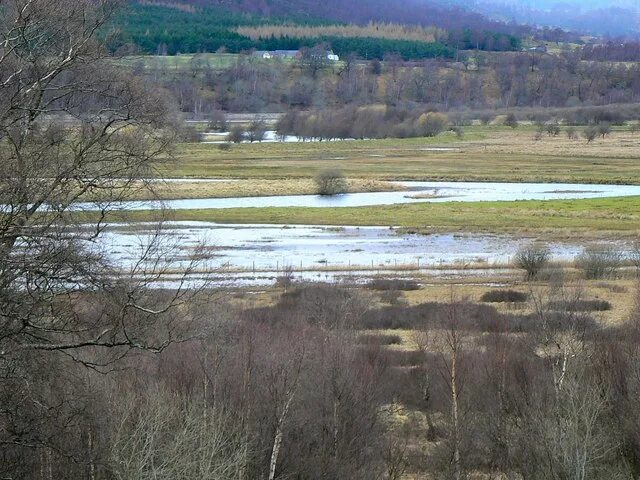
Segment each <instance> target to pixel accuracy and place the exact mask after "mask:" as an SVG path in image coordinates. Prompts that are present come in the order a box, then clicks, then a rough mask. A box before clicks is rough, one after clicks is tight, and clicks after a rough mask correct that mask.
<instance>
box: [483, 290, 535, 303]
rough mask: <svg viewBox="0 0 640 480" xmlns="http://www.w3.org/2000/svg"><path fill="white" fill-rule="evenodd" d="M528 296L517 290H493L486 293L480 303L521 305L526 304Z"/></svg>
mask: <svg viewBox="0 0 640 480" xmlns="http://www.w3.org/2000/svg"><path fill="white" fill-rule="evenodd" d="M527 298H528V295H527V294H526V293H523V292H518V291H517V290H491V291H489V292H485V293H484V294H483V295H482V297H480V301H482V302H486V303H520V302H526V301H527Z"/></svg>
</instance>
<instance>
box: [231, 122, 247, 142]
mask: <svg viewBox="0 0 640 480" xmlns="http://www.w3.org/2000/svg"><path fill="white" fill-rule="evenodd" d="M246 136H247V133H246V132H245V131H244V128H242V127H241V126H239V125H236V126H234V127H233V128H232V129H231V130H230V131H229V135H228V136H227V142H232V143H242V142H243V141H244V139H245V138H246Z"/></svg>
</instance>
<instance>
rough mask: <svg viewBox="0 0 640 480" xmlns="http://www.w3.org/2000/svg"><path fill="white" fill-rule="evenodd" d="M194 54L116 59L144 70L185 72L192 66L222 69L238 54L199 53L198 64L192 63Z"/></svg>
mask: <svg viewBox="0 0 640 480" xmlns="http://www.w3.org/2000/svg"><path fill="white" fill-rule="evenodd" d="M194 57H195V55H194V54H184V55H171V56H169V55H132V56H128V57H123V58H120V59H118V63H119V64H120V65H123V66H126V67H137V66H141V67H143V68H144V69H145V70H150V71H153V70H165V71H171V70H173V71H178V72H185V71H188V70H192V69H193V68H194V66H195V67H196V68H197V69H198V70H200V69H202V68H203V67H206V66H207V65H208V66H210V67H211V68H213V69H214V70H222V69H225V68H229V67H231V66H232V65H234V64H235V63H236V62H237V61H238V59H239V57H240V55H238V54H235V53H201V54H199V55H198V64H197V65H194V64H193V58H194Z"/></svg>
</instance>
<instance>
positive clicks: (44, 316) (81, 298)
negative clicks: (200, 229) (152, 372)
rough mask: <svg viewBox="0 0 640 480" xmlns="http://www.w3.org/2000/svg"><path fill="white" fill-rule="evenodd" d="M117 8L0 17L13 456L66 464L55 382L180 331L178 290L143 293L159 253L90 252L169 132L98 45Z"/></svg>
mask: <svg viewBox="0 0 640 480" xmlns="http://www.w3.org/2000/svg"><path fill="white" fill-rule="evenodd" d="M118 5H119V2H118V1H112V0H95V1H93V0H62V1H57V0H56V1H53V0H14V1H11V2H3V4H2V6H1V8H0V199H1V200H0V203H1V206H0V332H1V333H0V352H1V353H0V391H2V392H4V393H6V395H3V398H2V405H3V408H2V410H1V412H0V423H2V424H3V426H4V427H5V428H3V429H2V430H1V431H0V445H3V446H5V445H10V446H12V448H13V449H14V450H13V452H14V453H15V455H16V458H20V457H21V456H22V458H25V456H27V457H28V456H30V455H33V454H35V453H37V452H45V453H46V455H44V456H45V457H47V456H52V455H53V456H58V457H60V458H63V457H65V455H66V454H65V452H64V448H65V445H64V442H63V440H62V438H64V435H63V434H62V432H59V435H56V436H54V435H52V429H53V430H55V425H56V424H55V423H47V418H48V419H52V418H53V417H60V415H62V414H63V412H66V413H64V415H68V416H69V418H75V417H77V412H78V411H79V410H80V408H79V407H78V408H67V407H68V405H69V403H70V402H75V401H76V399H75V398H73V391H72V389H71V388H70V386H64V384H63V379H64V378H65V376H66V375H72V372H73V368H72V366H73V365H78V364H79V365H82V366H85V367H89V368H91V369H98V370H100V369H105V368H107V369H108V368H109V367H110V365H112V364H113V362H115V361H117V360H119V359H120V358H122V357H123V356H124V355H126V354H127V352H129V351H130V350H131V349H149V350H153V351H160V350H162V349H163V348H165V347H166V346H167V345H168V344H169V343H171V342H172V341H174V340H176V339H177V338H178V337H180V336H181V327H180V328H179V327H178V325H177V324H176V323H175V322H174V320H175V318H174V316H173V315H172V314H171V313H170V311H171V309H172V308H173V307H175V306H176V305H179V304H182V300H183V299H184V297H183V295H184V293H185V292H184V290H183V289H181V288H178V289H177V290H175V291H174V292H172V293H163V292H155V293H154V292H150V291H149V288H148V287H149V286H150V285H151V284H152V283H153V282H156V281H158V279H160V278H161V276H162V272H163V270H164V267H165V262H164V260H166V256H164V255H163V253H162V247H161V245H159V244H158V243H157V242H156V241H155V240H154V241H152V242H150V243H149V244H147V245H146V246H145V248H143V249H142V250H141V258H139V259H138V260H137V261H136V262H133V264H132V266H131V268H130V270H129V272H125V271H123V270H122V269H121V268H120V267H119V266H118V265H113V264H112V262H111V261H110V259H109V258H108V256H107V255H106V254H105V253H104V252H102V251H100V249H99V248H97V247H96V239H97V238H98V237H99V235H100V234H101V233H102V232H103V230H104V228H105V220H107V219H108V218H110V214H111V212H112V211H113V210H114V209H116V208H117V207H118V203H119V202H120V201H121V200H123V199H126V198H127V196H128V195H129V194H130V193H131V191H132V190H133V189H134V188H139V187H140V186H143V187H144V186H145V185H148V182H146V181H145V178H147V177H148V176H149V173H150V172H151V170H152V168H153V165H154V162H156V161H157V160H158V159H159V158H160V157H161V156H163V155H165V154H166V153H167V152H168V151H169V149H170V146H171V144H172V142H173V139H174V137H175V130H176V129H175V122H174V116H173V115H172V113H171V112H173V108H172V105H171V104H168V103H167V102H166V101H165V100H164V96H163V95H161V94H160V93H159V92H157V91H155V90H153V89H150V88H149V86H148V85H146V84H145V83H144V82H142V81H141V80H139V79H136V78H134V77H132V76H130V75H128V74H127V73H125V72H123V71H122V70H121V69H118V68H115V67H114V66H113V63H112V62H111V61H110V59H109V57H108V55H107V53H106V51H105V49H104V48H103V46H102V45H101V44H100V42H99V41H98V40H97V37H96V34H97V32H98V31H99V30H101V29H106V28H107V26H106V24H107V21H108V19H109V18H110V17H111V15H112V13H113V12H114V11H115V9H116V8H117V7H118ZM155 238H159V237H158V236H156V237H155ZM127 273H128V274H129V275H127ZM56 375H58V376H57V377H56ZM67 395H72V396H70V397H68V396H67ZM72 398H73V400H72ZM14 402H16V403H14ZM40 415H42V416H41V417H39V416H40ZM35 418H39V420H38V421H35V420H34V419H35ZM59 420H60V422H62V419H61V418H59ZM67 423H69V424H70V423H71V420H68V422H67ZM54 442H55V443H57V445H53V443H54ZM54 447H55V448H54ZM29 452H31V454H29ZM53 463H54V462H51V461H50V462H48V465H49V466H51V465H53ZM52 475H55V472H54V471H52Z"/></svg>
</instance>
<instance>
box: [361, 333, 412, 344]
mask: <svg viewBox="0 0 640 480" xmlns="http://www.w3.org/2000/svg"><path fill="white" fill-rule="evenodd" d="M358 343H360V344H362V345H400V344H401V343H402V338H401V337H400V336H398V335H373V334H367V335H360V336H358Z"/></svg>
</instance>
